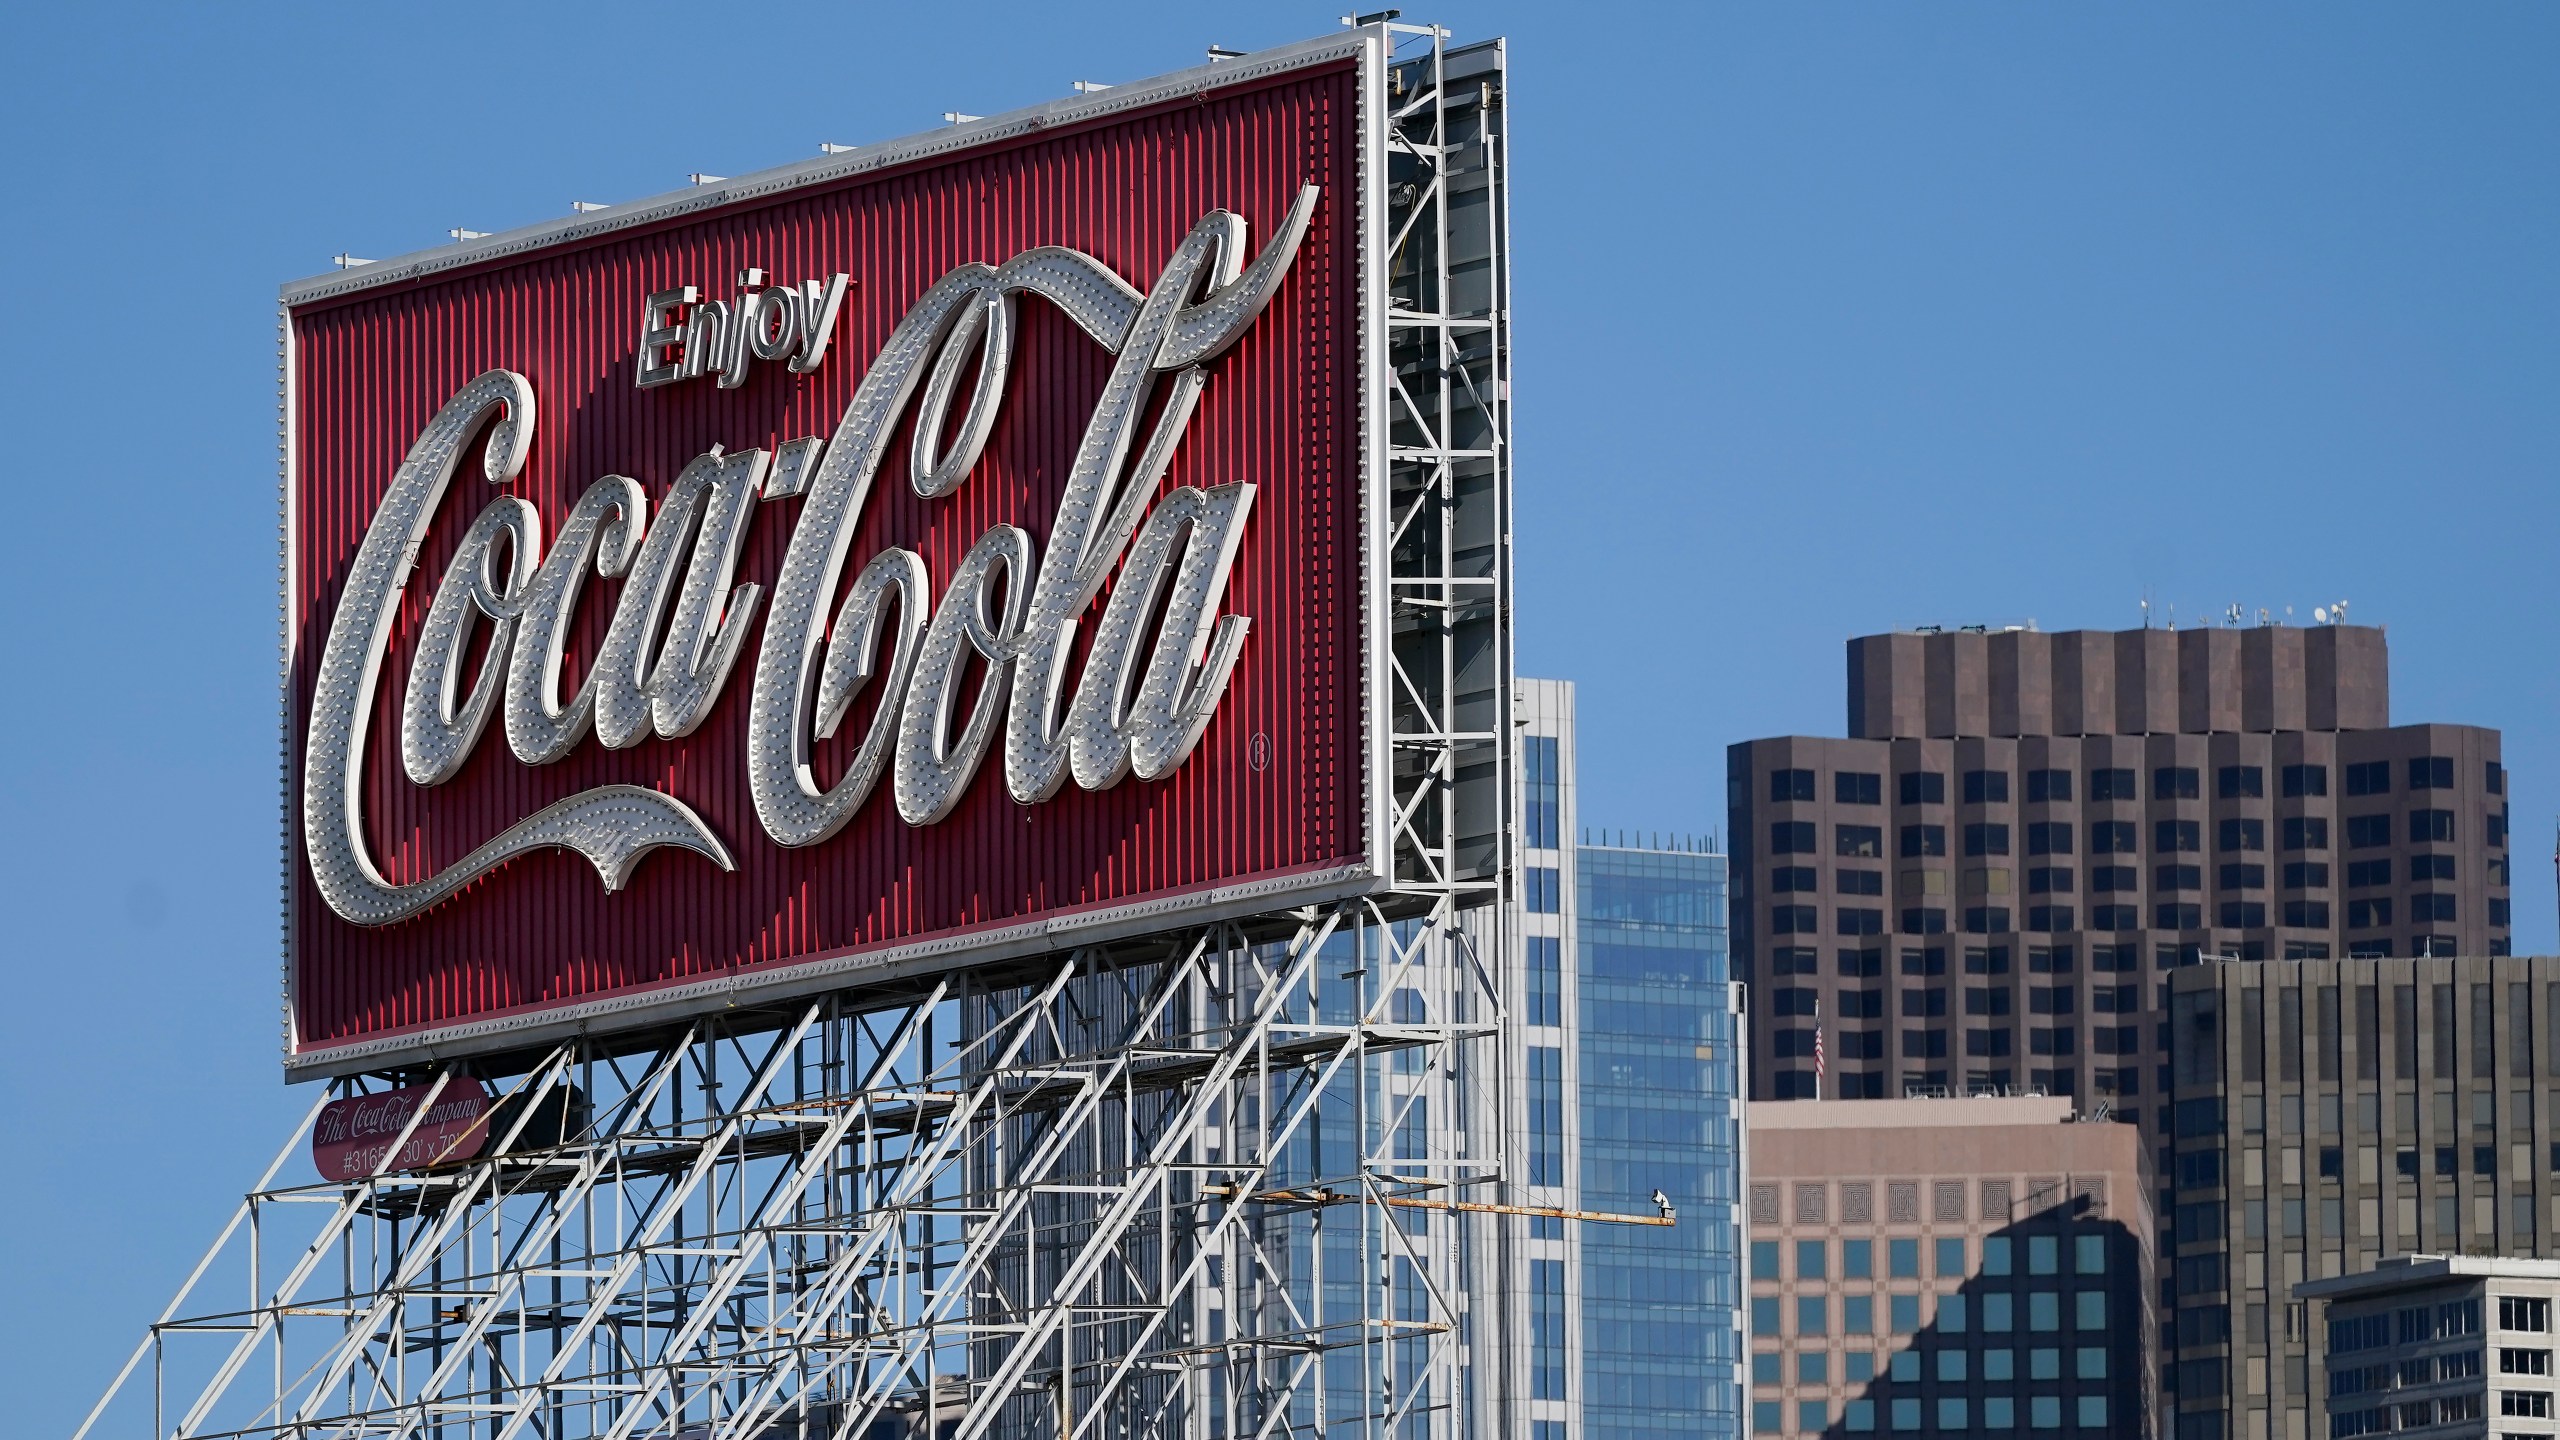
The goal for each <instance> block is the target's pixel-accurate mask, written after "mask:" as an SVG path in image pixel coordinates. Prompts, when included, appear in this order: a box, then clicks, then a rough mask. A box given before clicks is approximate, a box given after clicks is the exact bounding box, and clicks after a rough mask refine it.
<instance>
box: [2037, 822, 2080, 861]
mask: <svg viewBox="0 0 2560 1440" xmlns="http://www.w3.org/2000/svg"><path fill="white" fill-rule="evenodd" d="M2027 853H2028V854H2030V855H2068V854H2070V853H2071V824H2070V822H2069V821H2065V820H2036V821H2031V822H2029V824H2028V825H2027Z"/></svg>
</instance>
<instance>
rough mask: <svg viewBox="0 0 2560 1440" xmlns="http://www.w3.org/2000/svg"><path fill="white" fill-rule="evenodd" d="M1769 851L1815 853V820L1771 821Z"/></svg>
mask: <svg viewBox="0 0 2560 1440" xmlns="http://www.w3.org/2000/svg"><path fill="white" fill-rule="evenodd" d="M1769 853H1770V854H1772V855H1810V854H1813V853H1814V849H1813V822H1812V821H1810V820H1775V821H1772V822H1770V825H1769Z"/></svg>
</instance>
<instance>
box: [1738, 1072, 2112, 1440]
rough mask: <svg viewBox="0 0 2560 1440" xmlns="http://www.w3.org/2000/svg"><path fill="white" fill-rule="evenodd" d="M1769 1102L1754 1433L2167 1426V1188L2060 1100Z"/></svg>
mask: <svg viewBox="0 0 2560 1440" xmlns="http://www.w3.org/2000/svg"><path fill="white" fill-rule="evenodd" d="M1749 1108H1750V1115H1749V1120H1748V1123H1749V1126H1750V1128H1751V1131H1752V1139H1751V1144H1752V1155H1751V1169H1750V1172H1749V1175H1748V1179H1747V1184H1748V1188H1749V1196H1750V1198H1749V1207H1750V1246H1751V1248H1750V1292H1751V1312H1752V1313H1751V1430H1752V1432H1753V1433H1755V1434H1764V1435H1869V1434H1882V1435H1893V1434H1921V1433H1925V1434H1931V1435H1960V1434H1978V1433H1985V1432H1994V1433H1996V1432H2003V1431H2009V1430H2031V1431H2036V1432H2044V1433H2054V1434H2057V1435H2059V1434H2064V1433H2068V1434H2073V1435H2084V1436H2122V1437H2125V1440H2144V1437H2147V1436H2149V1434H2150V1433H2151V1431H2150V1423H2149V1422H2150V1411H2149V1408H2148V1402H2149V1400H2150V1397H2151V1394H2152V1387H2153V1382H2152V1374H2151V1367H2152V1361H2151V1356H2152V1353H2153V1337H2154V1321H2153V1315H2152V1302H2151V1288H2150V1285H2149V1283H2148V1279H2147V1277H2148V1275H2149V1273H2150V1265H2149V1259H2150V1249H2151V1234H2152V1220H2151V1208H2150V1201H2149V1187H2148V1186H2147V1185H2146V1184H2145V1183H2144V1177H2143V1174H2142V1151H2141V1140H2140V1136H2139V1135H2138V1133H2137V1132H2136V1131H2134V1130H2133V1129H2132V1128H2131V1127H2129V1126H2124V1125H2112V1124H2083V1123H2075V1121H2077V1120H2078V1119H2079V1118H2080V1117H2078V1116H2076V1115H2075V1114H2074V1112H2073V1110H2072V1106H2071V1102H2069V1101H2067V1100H2062V1099H2058V1098H2048V1097H2008V1098H1974V1099H1921V1100H1847V1101H1826V1102H1823V1103H1820V1104H1773V1103H1767V1102H1762V1103H1756V1104H1754V1105H1752V1106H1750V1107H1749Z"/></svg>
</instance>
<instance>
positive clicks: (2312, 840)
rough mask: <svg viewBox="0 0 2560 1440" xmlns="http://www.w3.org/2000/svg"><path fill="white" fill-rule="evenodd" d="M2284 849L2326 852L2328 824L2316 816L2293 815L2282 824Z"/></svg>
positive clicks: (2327, 846)
mask: <svg viewBox="0 0 2560 1440" xmlns="http://www.w3.org/2000/svg"><path fill="white" fill-rule="evenodd" d="M2284 848H2286V849H2287V850H2326V849H2328V848H2329V822H2328V821H2327V820H2326V819H2324V818H2322V817H2320V816H2318V815H2294V816H2290V817H2288V818H2287V819H2286V820H2285V822H2284Z"/></svg>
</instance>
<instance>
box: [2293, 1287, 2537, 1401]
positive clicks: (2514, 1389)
mask: <svg viewBox="0 0 2560 1440" xmlns="http://www.w3.org/2000/svg"><path fill="white" fill-rule="evenodd" d="M2294 1294H2295V1295H2297V1296H2299V1297H2301V1298H2302V1299H2304V1300H2307V1301H2311V1302H2313V1303H2315V1304H2317V1305H2318V1306H2319V1308H2320V1313H2319V1314H2317V1315H2315V1316H2313V1317H2312V1322H2311V1323H2312V1327H2313V1331H2314V1333H2316V1334H2317V1335H2319V1337H2320V1354H2321V1363H2322V1366H2323V1368H2324V1369H2325V1370H2326V1371H2327V1373H2328V1375H2329V1377H2330V1383H2329V1385H2328V1387H2327V1391H2326V1394H2325V1395H2324V1397H2323V1402H2322V1406H2321V1414H2320V1416H2319V1417H2318V1418H2317V1420H2316V1421H2315V1423H2314V1425H2313V1431H2314V1433H2315V1434H2323V1435H2328V1436H2332V1437H2336V1440H2349V1437H2353V1436H2360V1435H2384V1434H2392V1433H2402V1432H2408V1431H2421V1430H2433V1431H2435V1432H2436V1433H2438V1434H2440V1435H2443V1436H2446V1437H2447V1440H2451V1437H2454V1436H2460V1435H2487V1434H2489V1433H2490V1432H2491V1431H2492V1430H2493V1429H2494V1430H2495V1432H2496V1433H2497V1434H2498V1435H2499V1436H2501V1437H2502V1440H2503V1437H2508V1436H2517V1437H2522V1436H2539V1435H2549V1434H2553V1433H2555V1422H2554V1420H2553V1410H2554V1402H2553V1396H2552V1374H2551V1306H2552V1301H2553V1300H2555V1299H2560V1262H2554V1261H2550V1260H2514V1259H2505V1258H2482V1257H2478V1256H2471V1255H2401V1256H2394V1257H2392V1258H2390V1259H2387V1260H2385V1261H2383V1263H2382V1264H2380V1265H2378V1266H2376V1267H2374V1268H2373V1269H2370V1270H2363V1271H2358V1272H2357V1273H2355V1274H2353V1275H2341V1276H2339V1277H2338V1278H2336V1279H2334V1280H2312V1281H2307V1282H2305V1283H2304V1284H2302V1285H2301V1286H2299V1287H2297V1288H2296V1289H2295V1291H2294Z"/></svg>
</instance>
